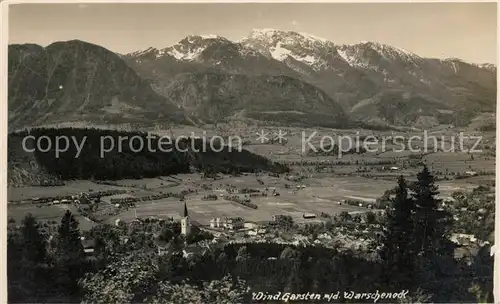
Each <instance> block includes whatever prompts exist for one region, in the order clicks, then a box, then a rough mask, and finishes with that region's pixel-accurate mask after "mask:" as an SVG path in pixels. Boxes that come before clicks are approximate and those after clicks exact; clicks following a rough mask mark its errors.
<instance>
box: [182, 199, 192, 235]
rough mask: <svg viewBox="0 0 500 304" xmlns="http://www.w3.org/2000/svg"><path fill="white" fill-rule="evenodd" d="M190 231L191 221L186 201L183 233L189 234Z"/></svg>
mask: <svg viewBox="0 0 500 304" xmlns="http://www.w3.org/2000/svg"><path fill="white" fill-rule="evenodd" d="M189 233H191V221H190V220H189V214H188V209H187V206H186V202H184V214H183V216H182V219H181V234H182V235H188V234H189Z"/></svg>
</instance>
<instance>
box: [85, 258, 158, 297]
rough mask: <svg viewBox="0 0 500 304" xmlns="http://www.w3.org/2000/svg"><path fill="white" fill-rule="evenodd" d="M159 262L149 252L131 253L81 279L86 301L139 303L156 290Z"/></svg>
mask: <svg viewBox="0 0 500 304" xmlns="http://www.w3.org/2000/svg"><path fill="white" fill-rule="evenodd" d="M157 273H158V266H157V263H156V259H153V257H152V256H150V255H148V254H146V253H136V252H133V253H130V254H128V255H126V256H124V257H122V258H120V259H118V260H115V261H113V262H111V263H109V264H107V265H106V267H105V268H104V269H102V270H100V271H98V272H96V273H88V274H87V275H85V277H84V278H83V279H82V280H81V281H80V286H81V287H82V290H83V301H84V302H87V303H139V302H142V301H143V300H144V299H145V298H146V296H147V295H148V294H150V293H151V292H152V290H153V285H154V284H155V282H156V274H157Z"/></svg>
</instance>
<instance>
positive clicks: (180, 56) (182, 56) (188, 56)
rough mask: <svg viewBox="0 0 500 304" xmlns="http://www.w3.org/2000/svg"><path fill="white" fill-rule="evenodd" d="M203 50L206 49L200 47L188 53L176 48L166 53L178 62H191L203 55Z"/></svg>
mask: <svg viewBox="0 0 500 304" xmlns="http://www.w3.org/2000/svg"><path fill="white" fill-rule="evenodd" d="M203 50H205V48H204V47H198V48H195V49H193V50H188V51H187V52H181V51H179V50H178V49H177V48H176V47H172V49H170V50H169V51H167V52H166V53H167V54H169V55H171V56H173V57H174V58H175V59H177V60H186V61H191V60H194V59H196V58H197V57H198V56H199V55H200V54H201V52H203Z"/></svg>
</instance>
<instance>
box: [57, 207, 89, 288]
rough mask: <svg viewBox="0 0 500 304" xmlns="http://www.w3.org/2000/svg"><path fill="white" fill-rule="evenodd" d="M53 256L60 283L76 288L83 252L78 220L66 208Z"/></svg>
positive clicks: (82, 267) (81, 269)
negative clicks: (58, 271)
mask: <svg viewBox="0 0 500 304" xmlns="http://www.w3.org/2000/svg"><path fill="white" fill-rule="evenodd" d="M55 258H56V264H57V267H58V269H59V270H60V276H59V277H58V278H59V280H60V284H61V286H62V287H65V288H68V289H69V290H70V291H76V290H77V281H78V280H79V279H80V277H81V275H82V274H83V271H84V262H85V261H84V259H85V256H84V252H83V245H82V243H81V239H80V230H79V229H78V221H77V220H75V217H74V216H73V214H71V212H70V211H69V210H68V211H66V213H65V214H64V216H63V218H62V220H61V224H60V225H59V229H58V234H57V238H56V250H55Z"/></svg>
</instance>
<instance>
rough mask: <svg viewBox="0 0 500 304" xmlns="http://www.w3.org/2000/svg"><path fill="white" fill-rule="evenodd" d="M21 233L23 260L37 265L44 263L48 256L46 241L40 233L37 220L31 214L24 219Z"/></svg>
mask: <svg viewBox="0 0 500 304" xmlns="http://www.w3.org/2000/svg"><path fill="white" fill-rule="evenodd" d="M21 233H22V245H21V247H22V256H23V258H24V259H25V260H27V261H30V262H33V263H35V264H38V263H42V262H43V261H44V260H45V257H46V255H47V248H46V247H45V245H46V244H45V239H44V236H43V235H42V233H40V230H39V225H38V223H37V221H36V219H35V218H34V217H33V216H32V215H31V214H28V215H27V216H26V217H25V218H24V220H23V226H22V229H21Z"/></svg>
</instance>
